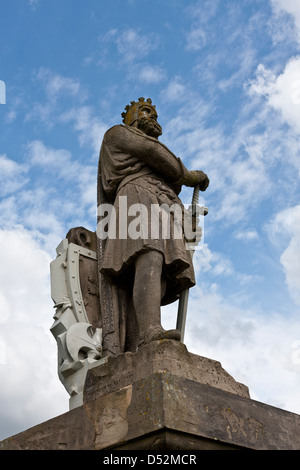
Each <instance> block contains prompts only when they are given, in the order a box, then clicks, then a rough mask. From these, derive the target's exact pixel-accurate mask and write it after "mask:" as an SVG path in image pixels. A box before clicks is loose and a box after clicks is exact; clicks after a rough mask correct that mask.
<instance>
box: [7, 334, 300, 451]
mask: <svg viewBox="0 0 300 470" xmlns="http://www.w3.org/2000/svg"><path fill="white" fill-rule="evenodd" d="M0 448H2V449H11V450H17V449H18V450H21V449H31V450H35V449H41V450H47V449H48V450H50V449H68V450H80V449H84V450H92V449H93V450H108V449H111V450H112V449H115V450H142V449H146V450H186V451H188V450H190V451H195V450H213V449H217V450H222V449H224V450H225V449H237V450H239V449H240V450H247V449H257V450H288V449H290V450H292V449H300V416H298V415H296V414H293V413H289V412H287V411H283V410H280V409H278V408H275V407H272V406H268V405H265V404H263V403H259V402H257V401H254V400H251V399H250V398H249V394H248V389H247V387H245V386H244V385H242V384H239V383H237V382H235V380H234V379H233V378H232V377H231V376H230V375H229V374H227V372H225V371H224V370H223V369H222V367H221V365H220V363H218V362H216V361H212V360H210V359H206V358H202V357H199V356H196V355H193V354H190V353H189V352H188V351H187V350H186V348H185V346H184V345H183V344H181V343H178V342H176V341H167V340H164V341H158V342H155V343H151V344H150V345H148V346H144V347H143V348H141V349H140V350H139V351H138V352H137V353H136V354H133V353H126V354H123V355H121V356H118V357H115V358H109V359H108V361H107V363H106V364H104V365H101V366H98V367H94V368H93V369H91V370H90V371H89V373H88V376H87V381H86V388H85V393H84V404H83V406H80V407H78V408H75V409H73V410H71V411H69V412H67V413H65V414H63V415H61V416H58V417H56V418H53V419H51V420H49V421H47V422H45V423H42V424H40V425H38V426H35V427H33V428H31V429H28V430H27V431H24V432H22V433H20V434H17V435H15V436H13V437H11V438H8V439H6V440H4V441H2V442H1V443H0Z"/></svg>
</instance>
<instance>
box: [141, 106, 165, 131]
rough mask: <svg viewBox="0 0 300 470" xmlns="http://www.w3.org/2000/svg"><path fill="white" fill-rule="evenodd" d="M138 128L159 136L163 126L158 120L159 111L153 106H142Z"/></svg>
mask: <svg viewBox="0 0 300 470" xmlns="http://www.w3.org/2000/svg"><path fill="white" fill-rule="evenodd" d="M137 124H138V128H139V129H141V131H143V132H144V133H145V134H147V135H149V136H150V137H155V138H158V137H159V136H160V135H161V134H162V128H161V126H160V124H159V123H158V122H157V112H156V111H155V109H154V108H152V107H151V106H142V107H141V108H140V109H139V112H138V119H137Z"/></svg>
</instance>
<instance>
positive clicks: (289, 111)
mask: <svg viewBox="0 0 300 470" xmlns="http://www.w3.org/2000/svg"><path fill="white" fill-rule="evenodd" d="M249 92H250V93H251V94H256V95H260V96H264V97H265V98H266V100H267V104H268V105H269V106H270V107H271V108H273V109H275V110H277V111H279V112H280V113H281V115H282V118H283V119H284V121H285V122H287V123H288V124H289V125H290V126H292V127H293V128H294V130H295V131H297V132H300V57H293V58H291V59H290V60H289V61H288V63H287V64H286V66H285V69H284V71H283V73H282V74H280V75H278V76H276V75H275V74H274V73H273V72H271V71H270V70H268V69H266V68H265V67H264V66H263V65H259V67H258V68H257V73H256V78H255V80H253V81H252V82H250V87H249Z"/></svg>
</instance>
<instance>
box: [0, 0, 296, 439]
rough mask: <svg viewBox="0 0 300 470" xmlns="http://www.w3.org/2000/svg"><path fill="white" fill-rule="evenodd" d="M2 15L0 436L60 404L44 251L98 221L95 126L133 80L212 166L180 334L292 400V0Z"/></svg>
mask: <svg viewBox="0 0 300 470" xmlns="http://www.w3.org/2000/svg"><path fill="white" fill-rule="evenodd" d="M0 31H1V33H0V37H1V48H0V80H2V82H3V83H4V84H5V103H3V101H4V99H3V86H2V94H1V92H0V101H2V104H0V122H1V132H0V241H1V243H0V260H1V262H0V356H1V357H0V376H1V390H0V438H5V437H7V436H9V435H12V434H14V433H17V432H20V431H22V430H24V429H26V428H28V427H30V426H33V425H35V424H38V423H39V422H42V421H44V420H46V419H49V418H52V417H54V416H57V415H58V414H61V413H63V412H65V411H67V410H68V396H67V394H66V392H65V390H64V388H63V386H62V385H61V384H60V382H59V379H58V376H57V373H56V343H55V340H54V338H53V337H52V335H51V333H50V332H49V328H50V326H51V324H52V316H53V313H54V311H53V304H52V300H51V298H50V283H49V263H50V261H51V260H52V259H54V257H55V249H56V246H57V245H58V244H59V243H60V241H61V240H62V238H64V237H65V234H66V233H67V232H68V230H69V229H70V228H71V227H76V226H81V225H82V226H85V227H86V228H89V229H91V230H95V228H96V226H95V224H96V178H97V164H98V154H99V148H100V145H101V140H102V137H103V134H104V132H105V131H106V130H107V129H108V128H109V127H111V126H112V125H114V124H118V123H120V122H121V113H122V111H123V110H124V107H125V105H126V104H128V103H129V102H130V101H132V100H137V98H139V97H140V96H144V97H145V98H147V97H151V98H152V100H153V102H154V103H155V104H156V107H157V111H158V115H159V122H160V124H161V125H162V127H163V135H162V137H161V138H160V140H161V141H162V142H164V143H165V144H166V145H167V146H168V147H169V148H170V149H171V150H172V151H173V152H174V153H175V154H176V155H177V156H179V157H180V158H182V160H183V161H184V163H185V165H186V166H187V167H188V168H189V169H201V170H203V171H205V172H206V173H207V174H208V176H209V177H210V181H211V184H210V187H209V189H208V190H207V191H206V193H204V194H202V202H203V203H205V204H206V205H207V206H208V208H209V214H208V215H207V217H206V219H205V226H204V243H203V244H202V248H201V250H199V251H197V252H196V255H195V269H196V272H197V286H196V287H195V288H193V289H192V291H191V293H190V302H189V311H188V318H187V326H186V338H185V343H186V345H187V348H188V349H189V351H191V352H194V353H196V354H199V355H203V356H206V357H210V358H212V359H216V360H218V361H220V362H221V364H222V366H223V367H224V369H225V370H226V371H227V372H229V373H230V374H231V375H233V377H234V378H235V379H236V380H238V381H240V382H242V383H244V384H245V385H247V386H248V387H249V389H250V394H251V397H252V398H253V399H255V400H258V401H261V402H264V403H268V404H271V405H273V406H277V407H280V408H283V409H287V410H289V411H293V412H295V413H298V414H299V413H300V404H299V398H298V390H299V385H300V354H299V351H300V315H299V313H300V198H299V181H300V140H299V134H300V112H299V109H300V108H299V106H300V3H299V1H298V0H265V1H264V2H262V1H261V0H227V1H224V0H222V1H221V0H209V1H205V0H202V1H196V0H190V1H184V0H159V1H158V0H152V1H149V0H110V1H106V0H101V1H99V0H97V1H96V0H86V1H84V2H83V1H79V0H64V1H63V2H61V1H57V0H51V1H50V0H10V1H4V2H2V6H1V16H0ZM2 85H3V84H2ZM190 199H191V189H190V188H187V189H184V190H183V192H182V200H183V202H184V203H189V202H190ZM176 313H177V305H176V304H174V305H171V306H168V307H166V308H164V309H163V322H164V324H165V326H166V327H169V326H170V327H174V326H175V323H176Z"/></svg>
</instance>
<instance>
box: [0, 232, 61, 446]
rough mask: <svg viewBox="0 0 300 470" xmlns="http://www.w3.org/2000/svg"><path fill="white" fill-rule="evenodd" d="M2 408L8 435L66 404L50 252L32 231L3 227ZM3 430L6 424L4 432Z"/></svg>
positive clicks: (0, 273) (0, 285)
mask: <svg viewBox="0 0 300 470" xmlns="http://www.w3.org/2000/svg"><path fill="white" fill-rule="evenodd" d="M0 259H1V264H0V308H1V318H0V343H1V351H3V352H4V358H2V361H1V363H0V380H1V390H0V395H1V399H0V414H1V422H2V423H6V422H7V423H10V424H9V427H7V428H6V429H5V432H6V433H7V434H6V435H3V438H4V437H7V436H9V435H11V434H13V433H16V432H19V431H20V430H23V429H27V428H28V427H30V426H32V425H34V424H38V423H39V422H42V421H44V420H46V419H49V418H52V417H53V416H56V415H57V414H60V413H62V412H65V411H67V410H68V403H67V401H68V398H67V395H66V393H65V391H64V389H63V388H62V386H61V384H60V382H59V380H58V376H57V372H56V345H55V340H54V338H52V337H51V334H50V332H49V328H50V326H51V324H52V322H53V318H52V317H53V314H54V310H53V302H52V300H51V293H50V281H49V263H50V261H51V260H50V257H49V255H48V254H47V252H45V251H44V250H43V249H41V248H40V246H39V243H38V242H37V241H36V238H35V236H33V233H32V232H29V231H27V230H25V229H24V228H23V227H18V228H17V229H14V230H0ZM3 432H4V430H3V429H2V433H3Z"/></svg>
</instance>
